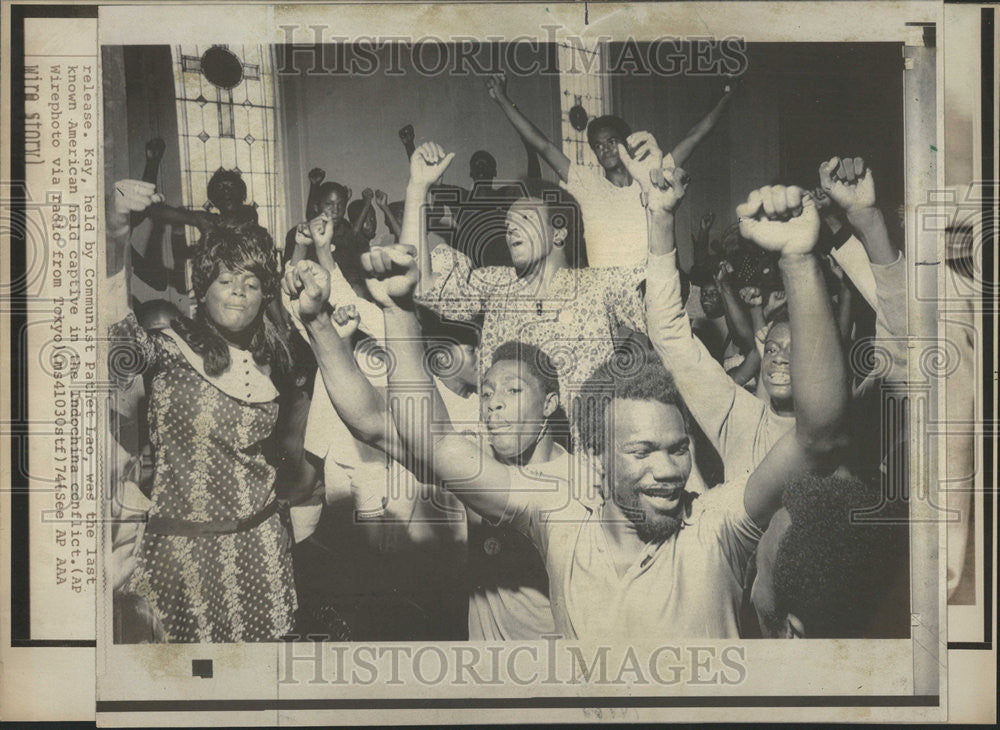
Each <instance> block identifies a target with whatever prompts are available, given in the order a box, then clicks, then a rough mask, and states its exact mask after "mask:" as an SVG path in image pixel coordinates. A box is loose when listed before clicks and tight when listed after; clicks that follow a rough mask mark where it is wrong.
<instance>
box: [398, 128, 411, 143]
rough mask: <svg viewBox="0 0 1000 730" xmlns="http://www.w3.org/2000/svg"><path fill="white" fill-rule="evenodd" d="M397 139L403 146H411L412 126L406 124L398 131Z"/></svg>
mask: <svg viewBox="0 0 1000 730" xmlns="http://www.w3.org/2000/svg"><path fill="white" fill-rule="evenodd" d="M399 139H400V140H402V142H403V144H413V125H412V124H407V125H406V126H405V127H402V128H401V129H400V130H399Z"/></svg>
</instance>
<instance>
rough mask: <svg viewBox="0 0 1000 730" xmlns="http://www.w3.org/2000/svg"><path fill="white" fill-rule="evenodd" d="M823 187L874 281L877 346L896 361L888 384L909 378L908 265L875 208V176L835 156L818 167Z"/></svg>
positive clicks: (858, 162)
mask: <svg viewBox="0 0 1000 730" xmlns="http://www.w3.org/2000/svg"><path fill="white" fill-rule="evenodd" d="M819 180H820V186H821V188H822V189H823V192H825V193H826V194H827V195H828V196H829V197H830V199H831V200H832V201H833V202H834V203H835V204H836V205H837V206H839V207H840V208H841V209H842V210H843V211H844V214H845V216H846V218H847V223H848V225H849V226H850V227H851V228H852V229H853V231H854V233H855V235H856V236H857V237H858V240H860V241H861V245H862V246H863V247H864V250H865V253H866V254H867V255H868V263H869V265H870V267H871V272H872V276H873V277H874V281H875V315H876V318H875V341H876V343H877V345H878V346H879V347H880V348H882V349H884V350H885V351H886V352H887V353H888V354H889V357H890V359H891V361H892V363H891V366H890V368H889V371H888V373H887V374H886V375H885V378H884V379H885V380H889V381H894V380H896V381H898V380H903V379H905V377H906V352H907V350H906V342H905V338H906V303H907V295H906V265H905V261H904V260H903V256H902V254H901V253H900V252H899V251H897V250H896V248H895V247H894V246H893V245H892V243H891V242H890V240H889V231H888V229H887V228H886V225H885V218H884V217H883V215H882V211H881V210H880V209H879V208H878V207H877V206H876V193H875V176H874V173H873V172H872V171H871V169H870V168H869V167H867V166H866V165H865V161H864V160H863V159H862V158H860V157H845V158H839V157H834V158H832V159H831V160H830V161H828V162H824V163H823V164H822V165H820V168H819ZM877 380H878V379H876V378H873V377H868V378H866V379H865V380H864V381H863V382H862V383H860V384H859V385H858V387H857V389H856V392H855V395H856V396H859V395H862V394H864V393H866V392H868V391H870V390H871V389H873V388H874V386H875V384H876V383H877Z"/></svg>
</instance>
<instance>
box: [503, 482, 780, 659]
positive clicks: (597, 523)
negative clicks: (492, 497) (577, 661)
mask: <svg viewBox="0 0 1000 730" xmlns="http://www.w3.org/2000/svg"><path fill="white" fill-rule="evenodd" d="M511 478H512V480H518V479H523V477H519V476H518V475H516V474H512V476H511ZM517 485H518V482H517V481H512V486H515V488H518V487H517ZM745 487H746V480H745V479H740V480H737V481H734V482H728V483H726V484H723V485H720V486H718V487H715V488H713V489H710V490H708V491H707V492H705V493H704V494H702V495H700V496H699V497H697V498H696V499H695V500H694V502H693V505H692V511H691V515H690V517H689V518H688V519H687V521H686V523H685V526H684V527H683V528H682V529H681V530H680V532H678V533H677V534H676V535H674V536H673V537H671V538H669V539H667V540H665V541H664V542H662V543H659V544H649V545H646V546H645V548H644V549H643V550H642V551H641V552H640V553H638V554H636V556H635V562H634V563H633V564H632V565H631V566H630V567H629V569H628V570H627V571H626V573H625V574H624V575H623V576H621V577H619V575H618V572H617V570H616V568H615V564H614V560H613V557H612V554H611V550H610V547H609V545H610V543H609V541H608V536H607V533H606V532H605V527H604V525H603V524H602V515H603V514H604V503H603V501H602V500H601V499H600V498H599V497H593V496H588V495H583V494H580V495H574V494H573V493H572V491H571V487H570V485H569V483H568V482H560V483H559V484H558V485H557V487H556V488H555V489H553V490H551V491H548V492H545V493H538V494H533V495H528V496H525V495H524V494H518V493H516V492H512V496H511V499H510V503H509V505H508V508H507V510H506V512H505V514H504V516H503V522H504V523H505V524H509V525H511V526H512V527H515V528H516V529H518V530H520V531H522V532H523V533H524V534H526V535H527V536H528V537H530V538H531V540H532V541H533V542H534V543H535V545H536V546H537V547H538V549H539V551H540V552H541V553H542V554H543V555H544V556H545V566H546V569H547V570H548V573H549V599H550V601H551V603H552V613H553V616H554V617H555V623H556V633H558V634H561V635H562V636H564V637H565V638H569V639H579V640H582V641H592V640H600V641H605V642H608V641H610V642H632V643H635V642H642V643H662V642H669V641H681V640H685V639H735V638H738V637H739V635H740V633H739V620H738V619H739V611H740V603H741V600H742V596H743V575H744V569H745V568H746V565H747V563H748V561H749V560H750V557H751V556H752V554H753V551H754V549H755V548H756V545H757V542H758V541H759V540H760V537H761V535H762V534H763V531H762V530H761V529H760V528H759V527H758V526H757V525H756V523H754V521H753V519H751V517H750V515H749V514H747V511H746V508H745V507H744V505H743V492H744V490H745Z"/></svg>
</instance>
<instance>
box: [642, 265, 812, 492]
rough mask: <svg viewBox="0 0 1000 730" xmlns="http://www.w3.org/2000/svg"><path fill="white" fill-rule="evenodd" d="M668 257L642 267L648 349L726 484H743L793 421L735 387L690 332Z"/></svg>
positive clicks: (689, 325) (675, 271)
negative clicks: (662, 368)
mask: <svg viewBox="0 0 1000 730" xmlns="http://www.w3.org/2000/svg"><path fill="white" fill-rule="evenodd" d="M680 291H681V284H680V277H679V275H678V273H677V259H676V257H675V254H674V253H673V252H671V253H669V254H665V255H662V256H655V255H650V257H649V263H648V265H647V268H646V323H647V327H648V331H649V339H650V341H651V342H652V343H653V348H654V349H655V350H656V352H657V354H659V356H660V359H662V360H663V364H664V366H665V367H666V368H667V370H668V371H669V372H670V374H671V375H672V376H673V378H674V382H675V383H676V385H677V390H678V392H680V394H681V397H682V398H684V403H685V405H687V407H688V410H689V411H691V415H692V416H694V418H695V420H696V421H697V422H698V425H699V426H701V430H702V431H704V432H705V435H706V436H707V437H708V439H709V441H711V442H712V445H713V446H714V447H715V448H716V450H717V451H718V452H719V456H720V457H722V463H723V467H724V468H725V478H726V481H732V480H734V479H740V478H742V479H746V478H747V477H749V476H750V474H751V473H752V472H753V470H754V469H756V468H757V465H758V464H760V463H761V462H762V461H763V460H764V457H765V456H767V454H768V452H769V451H770V450H771V448H772V447H773V446H774V445H775V444H776V443H778V441H779V440H780V439H781V437H782V436H784V435H785V434H786V433H788V432H789V431H790V430H791V429H792V427H793V426H795V417H794V416H782V415H779V414H778V413H775V412H774V410H773V409H772V408H771V406H770V404H769V403H765V402H764V401H763V400H761V399H760V398H758V397H756V396H755V395H753V394H752V393H750V392H748V391H747V390H745V389H744V388H742V387H740V386H739V385H737V384H736V383H735V382H734V381H733V379H732V378H731V377H729V375H728V374H727V373H726V371H725V370H724V369H723V367H722V365H720V364H719V363H718V362H716V361H715V360H714V359H713V358H712V356H711V355H710V354H709V352H708V350H707V349H706V348H705V346H704V345H703V344H702V343H701V340H699V339H698V338H697V337H695V336H694V335H693V334H692V332H691V322H690V320H689V318H688V315H687V313H686V312H685V311H684V307H683V305H682V304H681V294H680Z"/></svg>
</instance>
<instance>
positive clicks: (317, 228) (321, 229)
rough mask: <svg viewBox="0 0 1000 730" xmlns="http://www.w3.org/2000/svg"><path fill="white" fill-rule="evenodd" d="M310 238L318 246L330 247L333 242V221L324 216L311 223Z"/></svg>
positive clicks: (317, 217) (314, 219) (319, 216)
mask: <svg viewBox="0 0 1000 730" xmlns="http://www.w3.org/2000/svg"><path fill="white" fill-rule="evenodd" d="M309 237H310V238H311V239H312V242H313V243H315V244H316V245H317V246H330V245H331V243H332V241H333V220H332V219H331V218H330V217H329V216H328V215H326V214H325V213H324V214H321V215H318V216H316V217H315V218H313V219H312V220H311V221H309Z"/></svg>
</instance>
